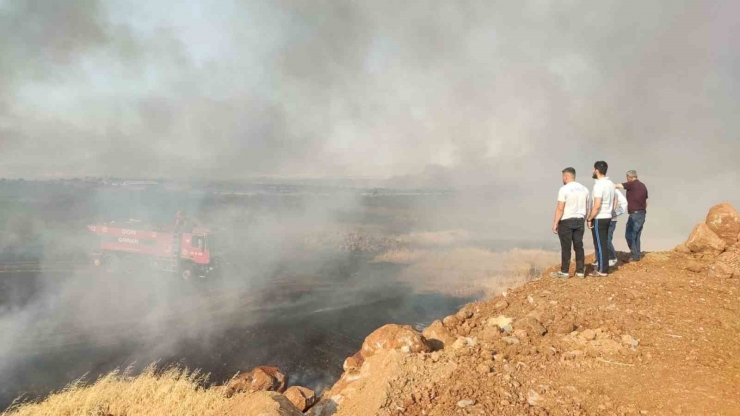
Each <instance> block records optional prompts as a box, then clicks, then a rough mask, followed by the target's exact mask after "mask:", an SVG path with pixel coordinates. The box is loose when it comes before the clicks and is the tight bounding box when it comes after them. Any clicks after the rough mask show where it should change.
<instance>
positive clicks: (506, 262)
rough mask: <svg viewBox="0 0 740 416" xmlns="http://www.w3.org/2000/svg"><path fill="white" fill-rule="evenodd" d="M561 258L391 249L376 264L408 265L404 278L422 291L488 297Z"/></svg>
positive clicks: (517, 253)
mask: <svg viewBox="0 0 740 416" xmlns="http://www.w3.org/2000/svg"><path fill="white" fill-rule="evenodd" d="M558 259H559V253H556V252H551V251H544V250H523V249H514V250H511V251H506V252H494V251H490V250H486V249H482V248H478V247H462V248H456V249H452V250H426V249H416V250H413V249H399V250H390V251H387V252H385V253H383V254H380V255H378V256H376V257H375V259H373V261H374V262H378V263H394V264H404V265H407V266H408V267H407V268H406V269H405V270H404V272H403V274H402V276H401V279H402V280H404V281H406V282H408V283H410V284H411V285H412V286H413V287H415V288H416V289H417V290H419V291H428V292H441V293H447V294H451V295H456V296H473V295H476V294H480V293H483V294H484V296H486V297H487V296H492V295H494V294H496V293H498V292H500V291H501V290H502V289H505V288H507V287H513V286H517V285H520V284H522V283H524V282H526V281H528V280H531V279H532V278H535V277H537V276H539V275H540V274H541V273H542V272H543V271H544V270H546V269H547V268H548V267H550V266H552V265H553V264H555V263H557V261H558Z"/></svg>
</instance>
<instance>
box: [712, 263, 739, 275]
mask: <svg viewBox="0 0 740 416" xmlns="http://www.w3.org/2000/svg"><path fill="white" fill-rule="evenodd" d="M734 273H735V269H734V268H733V267H732V266H730V265H729V264H727V263H724V262H721V261H718V262H716V263H714V264H713V265H712V266H711V267H710V268H709V277H713V278H718V279H729V278H731V277H732V275H733V274H734Z"/></svg>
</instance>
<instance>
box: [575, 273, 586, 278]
mask: <svg viewBox="0 0 740 416" xmlns="http://www.w3.org/2000/svg"><path fill="white" fill-rule="evenodd" d="M576 277H577V278H579V279H583V278H584V277H586V273H576Z"/></svg>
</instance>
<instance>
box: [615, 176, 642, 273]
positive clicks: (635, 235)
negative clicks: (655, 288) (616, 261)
mask: <svg viewBox="0 0 740 416" xmlns="http://www.w3.org/2000/svg"><path fill="white" fill-rule="evenodd" d="M615 187H616V188H617V189H625V190H627V211H628V212H629V216H630V218H629V220H627V230H626V231H625V238H627V245H628V246H629V248H630V251H631V252H632V257H631V259H630V260H631V261H640V259H641V258H642V251H640V237H641V236H642V227H643V226H644V225H645V215H646V213H647V206H648V190H647V187H646V186H645V184H644V183H642V182H640V180H639V179H637V172H636V171H634V170H631V171H628V172H627V182H625V183H622V184H616V185H615Z"/></svg>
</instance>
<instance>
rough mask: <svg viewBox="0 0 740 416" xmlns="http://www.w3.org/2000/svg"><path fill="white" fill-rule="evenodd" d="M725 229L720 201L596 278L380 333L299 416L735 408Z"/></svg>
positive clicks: (731, 265) (737, 327)
mask: <svg viewBox="0 0 740 416" xmlns="http://www.w3.org/2000/svg"><path fill="white" fill-rule="evenodd" d="M728 212H729V214H728ZM718 217H722V218H724V223H723V222H722V220H721V219H720V220H719V226H717V221H718V220H717V218H718ZM728 219H729V220H728ZM735 227H740V216H738V215H737V212H736V211H734V209H733V208H732V207H729V208H728V207H724V208H722V206H720V208H715V209H713V211H712V212H710V215H709V217H708V218H707V221H706V223H702V224H700V225H697V227H696V229H695V230H694V232H693V233H692V235H691V236H690V238H689V239H688V240H687V243H686V244H685V245H681V246H679V247H677V248H676V250H673V251H670V252H661V253H648V254H646V255H645V257H644V258H643V260H642V261H640V262H637V263H634V262H633V263H626V264H625V263H622V262H620V265H619V266H618V268H616V269H614V270H612V273H611V274H610V275H609V277H607V278H586V279H577V278H571V279H567V280H563V279H553V278H550V277H543V278H540V279H538V280H535V281H532V282H530V283H528V284H525V285H522V286H520V287H516V288H512V289H509V290H507V291H505V292H503V293H501V294H500V295H498V296H495V297H493V298H492V299H490V300H488V301H485V302H478V303H473V304H469V305H467V306H466V307H464V308H463V309H462V310H460V311H459V312H458V313H457V314H456V315H452V316H448V317H446V318H444V320H441V321H437V322H434V323H433V324H432V325H431V326H430V327H428V328H426V330H424V331H423V333H421V334H420V333H418V332H416V331H414V330H413V329H412V328H411V327H406V326H397V325H387V326H385V327H382V328H380V329H378V330H377V331H375V332H374V333H373V334H371V335H370V336H368V338H367V339H366V341H365V343H364V344H363V347H362V349H361V350H360V352H359V353H358V354H357V355H355V356H353V357H350V358H348V359H347V361H346V362H345V373H344V375H343V376H342V378H341V379H340V380H339V381H338V382H337V383H336V384H335V385H334V387H333V388H332V389H331V390H330V391H328V392H326V393H325V394H324V395H323V398H322V399H321V401H319V403H318V404H316V405H315V406H314V407H312V408H311V409H310V410H309V411H308V414H309V415H313V416H326V415H337V416H343V415H346V416H350V415H410V416H418V415H425V416H426V415H429V416H433V415H458V414H459V415H493V414H496V415H523V414H524V415H625V414H658V415H663V414H695V415H720V414H726V415H731V414H740V388H738V386H740V343H739V342H738V334H740V263H738V259H740V255H739V254H740V243H739V242H738V238H739V237H740V235H738V234H740V229H738V228H735ZM728 228H730V229H729V230H728ZM733 235H734V237H733ZM622 257H623V258H626V257H628V256H627V255H626V253H623V254H622ZM555 269H556V268H555V267H553V269H552V270H555ZM548 272H549V271H548ZM548 272H546V273H545V274H544V275H543V276H548V275H549V273H548ZM275 414H280V413H275ZM285 414H291V413H285Z"/></svg>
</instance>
